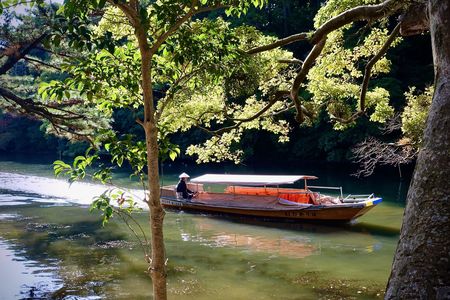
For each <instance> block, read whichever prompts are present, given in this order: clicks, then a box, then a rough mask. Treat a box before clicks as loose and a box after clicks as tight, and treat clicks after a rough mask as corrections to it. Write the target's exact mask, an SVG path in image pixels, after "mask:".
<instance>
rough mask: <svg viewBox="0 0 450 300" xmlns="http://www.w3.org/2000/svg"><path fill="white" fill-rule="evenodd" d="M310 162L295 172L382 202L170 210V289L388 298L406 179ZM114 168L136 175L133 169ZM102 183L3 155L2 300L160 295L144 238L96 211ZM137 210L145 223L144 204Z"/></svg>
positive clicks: (179, 293)
mask: <svg viewBox="0 0 450 300" xmlns="http://www.w3.org/2000/svg"><path fill="white" fill-rule="evenodd" d="M176 171H177V170H176ZM176 171H174V173H175V172H176ZM203 171H204V170H195V169H194V170H191V173H192V175H199V174H201V172H203ZM311 171H314V170H300V171H298V172H295V173H294V172H291V174H299V173H300V174H302V173H307V174H317V175H319V177H321V180H322V181H321V182H319V184H320V185H342V186H344V189H345V190H347V191H348V192H350V191H351V192H354V193H368V192H374V191H375V192H377V194H378V195H380V196H382V197H383V198H384V202H383V203H382V205H380V206H378V207H375V208H374V209H373V210H371V211H370V212H369V213H368V214H367V215H366V216H364V217H362V218H360V219H359V220H358V221H357V222H355V223H354V224H349V225H346V226H336V225H331V226H321V225H318V224H311V223H305V224H302V223H287V224H286V223H280V222H267V221H261V220H252V219H242V218H230V217H217V216H210V215H204V214H190V213H183V212H175V211H169V212H168V213H167V215H166V219H165V240H166V249H167V256H168V271H169V279H168V281H169V298H170V299H211V298H215V299H381V298H382V296H383V290H384V288H385V284H386V281H387V278H388V276H389V272H390V266H391V263H392V257H393V253H394V251H395V247H396V244H397V241H398V234H399V227H400V223H401V216H402V212H403V203H404V197H405V196H404V190H405V188H404V186H405V184H404V183H401V182H399V181H398V180H396V179H395V176H392V177H390V175H385V176H384V178H383V176H381V179H380V178H375V179H372V180H370V179H369V180H356V179H354V178H351V177H348V176H347V174H343V173H339V172H336V171H335V172H333V173H330V172H328V171H327V170H317V169H316V170H315V171H316V172H314V173H312V172H311ZM196 172H197V173H198V174H195V173H196ZM167 173H168V174H169V172H167ZM174 173H173V174H169V176H166V178H165V180H166V183H167V182H170V180H172V181H173V180H174V178H176V176H175V174H174ZM318 173H321V174H318ZM117 177H118V178H119V182H120V183H121V185H126V184H127V183H126V182H127V179H126V176H117ZM400 183H401V184H402V185H400V186H399V184H400ZM131 186H132V187H133V189H132V190H131V191H132V192H133V191H134V187H135V185H133V184H131ZM102 190H104V187H102V186H100V185H96V184H93V183H77V184H74V185H71V186H69V185H68V184H67V183H66V182H65V181H64V180H59V179H54V178H52V176H51V166H49V165H48V164H39V163H37V164H36V163H30V162H27V163H26V164H21V163H18V162H15V161H0V252H2V254H3V255H2V260H0V268H1V269H2V270H4V269H5V268H8V269H11V270H12V271H11V274H15V275H11V276H10V277H8V280H9V281H6V280H5V281H3V280H1V281H0V286H1V289H0V299H17V298H27V297H30V291H31V293H33V295H36V297H42V295H45V297H52V298H54V299H141V298H148V297H149V296H150V295H151V284H150V282H149V279H148V276H147V274H146V273H145V270H146V269H147V265H146V263H145V260H144V257H143V253H142V251H141V249H140V247H139V244H138V242H137V240H136V239H135V238H134V237H133V235H132V234H130V231H129V230H128V229H127V228H126V226H125V225H124V224H123V222H120V221H119V220H113V221H112V222H110V224H108V225H107V226H106V227H102V226H101V222H100V217H99V214H98V213H96V214H93V213H89V212H88V209H87V205H88V204H89V203H90V201H91V197H92V196H95V195H98V193H101V192H102ZM136 193H138V192H137V191H136ZM136 218H137V220H138V221H139V222H140V224H141V225H142V226H143V227H144V228H147V227H146V226H147V213H146V212H142V213H140V214H137V215H136ZM2 273H3V272H2ZM0 279H1V278H0ZM5 282H7V283H5ZM6 287H7V288H6ZM11 295H14V296H11Z"/></svg>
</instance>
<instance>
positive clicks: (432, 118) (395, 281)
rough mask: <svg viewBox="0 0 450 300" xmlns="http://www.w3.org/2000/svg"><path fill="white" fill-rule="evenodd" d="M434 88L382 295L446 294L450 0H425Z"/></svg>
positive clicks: (449, 272) (449, 271)
mask: <svg viewBox="0 0 450 300" xmlns="http://www.w3.org/2000/svg"><path fill="white" fill-rule="evenodd" d="M428 13H429V20H430V33H431V38H432V47H433V59H434V69H435V82H434V86H435V93H434V96H433V102H432V105H431V109H430V113H429V116H428V120H427V126H426V129H425V133H424V144H423V149H422V150H421V151H420V154H419V157H418V159H417V165H416V169H415V172H414V177H413V180H412V182H411V186H410V188H409V192H408V196H407V205H406V210H405V214H404V217H403V225H402V229H401V234H400V241H399V244H398V247H397V252H396V254H395V258H394V263H393V265H392V272H391V276H390V278H389V282H388V286H387V290H386V299H450V261H449V259H450V195H449V194H450V187H449V182H450V137H449V135H450V0H429V2H428Z"/></svg>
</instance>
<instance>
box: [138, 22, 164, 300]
mask: <svg viewBox="0 0 450 300" xmlns="http://www.w3.org/2000/svg"><path fill="white" fill-rule="evenodd" d="M136 34H137V37H138V41H139V50H140V53H141V59H142V65H141V73H142V74H141V76H142V83H141V84H142V90H143V95H144V122H143V126H144V129H145V141H146V145H147V170H148V188H149V199H148V207H149V218H150V220H149V223H150V229H151V235H152V237H151V241H152V245H151V248H152V255H151V256H152V257H151V262H150V276H151V278H152V283H153V298H154V299H156V300H165V299H167V283H166V277H167V275H166V264H165V260H166V253H165V247H164V235H163V222H164V215H165V212H164V210H163V208H162V206H161V200H160V193H161V192H160V185H159V170H158V129H157V127H156V121H155V117H154V107H153V87H152V77H151V60H152V53H151V52H150V48H149V46H148V43H147V37H146V35H145V32H144V29H141V30H139V29H137V30H136Z"/></svg>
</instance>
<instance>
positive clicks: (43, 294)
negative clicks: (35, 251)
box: [0, 238, 62, 299]
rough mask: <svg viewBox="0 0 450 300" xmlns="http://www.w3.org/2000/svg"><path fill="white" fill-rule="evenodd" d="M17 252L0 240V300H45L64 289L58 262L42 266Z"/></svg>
mask: <svg viewBox="0 0 450 300" xmlns="http://www.w3.org/2000/svg"><path fill="white" fill-rule="evenodd" d="M15 248H17V246H15V245H14V244H12V243H10V242H7V241H6V240H4V239H1V238H0V265H1V266H2V271H1V272H0V283H1V289H0V299H45V298H47V297H48V296H49V295H50V294H51V293H52V292H54V291H56V290H58V289H59V288H60V287H61V286H62V280H61V279H60V278H58V277H57V273H56V269H57V261H53V262H50V263H47V264H45V265H43V264H41V263H39V262H37V261H34V260H30V259H27V258H26V257H25V256H24V252H23V251H19V250H17V249H15Z"/></svg>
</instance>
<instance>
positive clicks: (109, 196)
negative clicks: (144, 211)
mask: <svg viewBox="0 0 450 300" xmlns="http://www.w3.org/2000/svg"><path fill="white" fill-rule="evenodd" d="M89 210H90V211H91V212H92V211H94V210H99V211H101V212H102V225H103V226H104V225H105V224H106V223H107V222H109V220H110V219H111V218H113V217H114V215H121V214H126V215H127V216H130V215H131V214H132V213H133V212H137V211H141V209H140V208H139V207H138V206H137V203H136V202H135V201H134V200H133V198H132V197H131V196H130V195H128V194H127V193H125V192H124V191H122V190H120V189H116V188H110V189H108V190H106V191H105V192H104V193H103V194H101V195H100V196H97V197H94V201H93V202H92V204H91V207H90V209H89Z"/></svg>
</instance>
